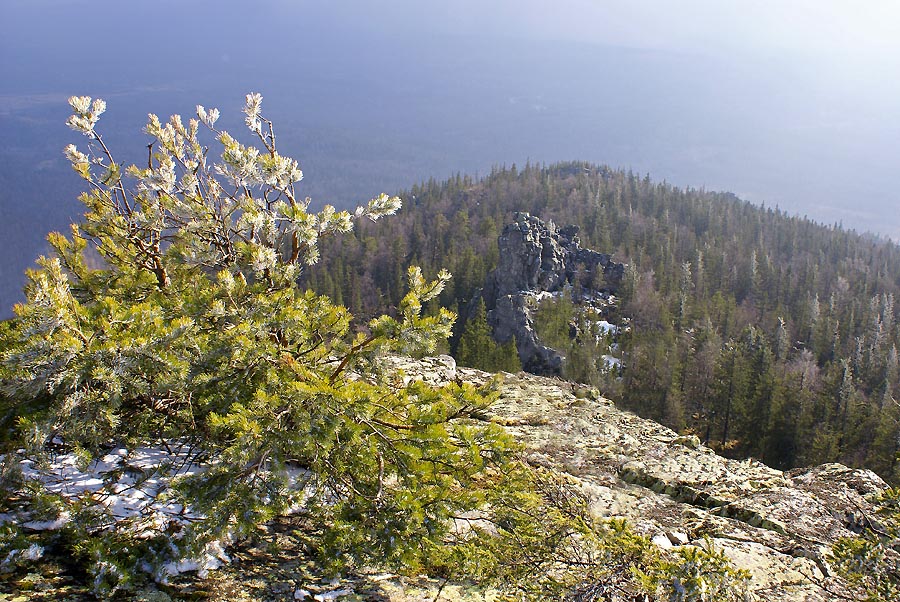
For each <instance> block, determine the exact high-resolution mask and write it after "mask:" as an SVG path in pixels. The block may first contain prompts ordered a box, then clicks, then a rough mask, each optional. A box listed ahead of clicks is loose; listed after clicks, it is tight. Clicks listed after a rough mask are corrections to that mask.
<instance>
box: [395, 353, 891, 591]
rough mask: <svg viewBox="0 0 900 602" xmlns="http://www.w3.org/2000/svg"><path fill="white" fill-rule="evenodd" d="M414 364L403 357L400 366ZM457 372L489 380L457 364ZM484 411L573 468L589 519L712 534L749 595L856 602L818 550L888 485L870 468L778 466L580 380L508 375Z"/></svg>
mask: <svg viewBox="0 0 900 602" xmlns="http://www.w3.org/2000/svg"><path fill="white" fill-rule="evenodd" d="M444 361H445V362H448V361H449V360H444ZM415 366H416V362H414V361H412V360H408V363H407V364H406V365H405V366H404V368H405V373H406V374H408V375H411V374H415V373H416V368H415ZM455 375H456V378H459V379H462V380H465V381H467V382H473V383H480V382H484V381H486V380H487V379H488V378H491V375H489V374H487V373H484V372H480V371H477V370H472V369H468V368H461V367H460V368H457V369H456V371H455ZM489 416H490V419H491V420H493V421H494V422H497V423H499V424H502V425H503V426H504V427H505V428H506V429H507V430H508V431H509V432H510V433H512V434H513V435H514V436H515V437H516V439H518V440H519V441H520V442H521V443H522V444H524V445H525V447H526V450H527V452H526V453H527V457H528V459H529V461H530V462H531V463H533V464H536V465H541V466H545V467H548V468H552V469H555V470H558V471H561V472H564V473H567V474H569V475H571V476H573V477H576V478H577V479H578V482H579V483H580V486H581V488H582V490H583V492H584V493H585V494H586V495H587V496H588V498H589V500H590V507H591V511H592V512H593V513H594V514H596V515H597V516H599V517H605V518H609V517H624V518H627V519H628V521H629V522H630V523H631V524H632V525H633V526H634V527H635V528H636V530H638V531H639V532H641V533H643V534H645V535H647V536H648V537H651V538H652V539H653V541H654V542H656V543H657V545H660V546H662V547H667V548H669V547H674V546H681V545H688V544H691V543H695V544H696V543H698V541H699V540H702V539H703V538H704V537H710V538H711V539H712V541H713V543H714V544H715V545H716V546H717V547H718V548H720V549H722V550H724V551H725V553H726V554H727V555H728V556H729V558H730V559H731V560H732V562H733V563H734V564H735V565H736V566H738V567H740V568H744V569H747V570H748V571H750V573H751V574H752V591H753V594H754V596H755V597H756V599H759V600H779V601H783V600H809V601H819V600H820V601H823V602H824V601H830V600H834V599H837V598H839V597H841V596H850V598H848V599H853V598H852V594H850V592H849V591H848V590H847V589H846V584H845V583H843V581H842V580H841V579H840V578H839V577H837V576H836V575H835V574H834V572H833V570H832V569H831V567H830V566H829V564H828V560H827V556H828V553H829V552H830V549H831V546H832V544H833V543H834V542H835V541H836V540H837V539H838V538H841V537H850V536H853V535H855V533H856V531H857V530H858V529H859V527H860V521H861V520H862V518H863V517H864V516H865V515H872V514H873V513H874V507H873V503H872V501H871V499H872V495H873V494H877V493H879V492H881V491H883V490H884V489H885V488H886V487H887V485H886V484H885V483H884V481H882V480H881V479H880V478H879V477H878V476H877V475H875V474H874V473H872V472H871V471H868V470H858V469H852V468H848V467H846V466H842V465H840V464H825V465H823V466H818V467H815V468H809V469H802V470H795V471H791V472H782V471H779V470H775V469H773V468H770V467H768V466H766V465H764V464H762V463H760V462H757V461H755V460H745V461H737V460H730V459H727V458H723V457H721V456H718V455H717V454H715V453H714V452H713V451H712V450H710V449H708V448H706V447H704V446H703V445H701V444H700V443H699V441H695V440H694V439H693V438H690V437H680V436H678V435H677V434H676V433H675V432H674V431H672V430H670V429H668V428H666V427H664V426H661V425H659V424H657V423H655V422H653V421H650V420H645V419H643V418H640V417H638V416H636V415H634V414H632V413H630V412H625V411H623V410H620V409H618V408H616V407H615V405H614V404H613V403H612V402H610V401H609V400H606V399H603V398H599V397H597V396H595V395H590V394H588V395H585V394H584V391H583V387H579V386H577V385H571V384H569V383H565V382H562V381H559V380H556V379H550V378H545V377H539V376H533V375H529V374H524V373H520V374H518V375H505V377H504V382H503V384H502V394H501V397H500V399H499V400H498V401H497V403H495V404H494V405H493V406H492V407H491V409H490V411H489Z"/></svg>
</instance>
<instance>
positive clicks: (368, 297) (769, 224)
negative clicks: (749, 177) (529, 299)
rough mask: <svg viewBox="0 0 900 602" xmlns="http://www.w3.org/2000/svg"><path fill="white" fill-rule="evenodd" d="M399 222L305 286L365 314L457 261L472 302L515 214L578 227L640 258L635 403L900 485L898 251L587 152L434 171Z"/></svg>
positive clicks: (629, 373) (731, 450)
mask: <svg viewBox="0 0 900 602" xmlns="http://www.w3.org/2000/svg"><path fill="white" fill-rule="evenodd" d="M402 196H403V198H404V201H405V206H404V209H403V210H402V212H401V214H400V216H399V217H398V218H397V219H392V220H387V221H385V222H380V223H377V224H366V225H365V226H363V227H360V228H359V229H358V230H357V231H355V232H354V233H353V234H351V235H348V236H346V237H344V238H343V240H334V241H331V242H330V244H328V245H326V247H327V248H323V250H322V254H321V255H322V261H321V263H319V264H318V265H317V266H315V268H313V269H311V270H309V272H308V273H307V276H306V277H307V282H308V284H309V285H310V286H311V287H313V288H315V289H316V290H318V291H321V292H324V293H326V294H330V295H333V296H334V298H335V299H336V300H338V301H341V302H343V303H344V304H346V305H347V306H348V307H349V308H350V309H351V310H352V311H353V313H354V315H357V316H365V315H373V314H375V313H376V312H378V311H380V310H384V309H388V308H390V307H391V306H394V305H396V304H397V302H398V301H399V299H400V296H401V294H402V291H403V275H404V273H405V268H406V266H407V265H410V264H417V265H421V266H422V267H423V268H424V269H425V271H426V273H428V272H430V273H432V274H433V273H435V272H436V271H437V270H438V269H439V268H447V269H449V270H450V271H451V272H452V273H453V274H454V279H453V281H452V283H451V285H450V286H448V287H447V289H446V290H445V292H444V293H443V294H442V296H441V298H440V301H441V303H442V304H443V305H445V306H448V307H451V308H460V307H461V306H463V305H464V304H465V303H466V302H467V301H468V300H469V299H471V298H472V295H473V293H474V292H475V290H476V289H477V288H478V287H479V286H481V284H482V283H483V281H484V277H485V275H486V273H487V272H488V271H489V270H490V269H491V268H493V267H494V266H495V265H496V263H497V235H498V234H499V232H500V230H501V229H502V226H503V224H504V223H505V222H506V221H508V220H510V219H511V217H512V214H513V212H515V211H527V212H530V213H532V214H535V215H538V216H539V217H541V218H542V219H545V220H547V219H552V220H553V221H555V222H556V223H557V224H569V223H573V224H577V225H579V226H580V227H581V232H580V236H581V239H582V244H583V246H585V247H587V248H592V249H596V250H599V251H603V252H608V253H613V254H614V256H615V259H616V260H617V261H623V262H625V263H628V264H629V265H630V271H629V275H628V277H627V284H626V286H625V287H624V289H625V290H623V291H622V295H621V296H622V300H621V305H620V309H621V311H622V313H623V314H624V315H628V316H631V317H632V319H633V322H632V326H633V327H632V329H631V330H630V332H629V333H627V334H625V335H623V336H622V340H620V345H621V351H622V355H623V367H624V370H623V373H622V377H621V379H620V380H619V379H616V378H614V377H613V376H603V375H597V382H595V383H594V384H596V385H598V386H599V387H600V388H601V389H602V390H604V392H605V393H607V394H609V395H612V396H614V397H615V398H616V400H617V402H618V403H620V404H622V405H623V406H625V407H627V408H630V409H633V410H635V411H637V412H639V413H640V414H642V415H644V416H647V417H651V418H655V419H658V420H660V421H662V422H664V423H665V424H667V425H669V426H671V427H673V428H675V429H678V430H691V431H693V432H695V433H696V434H698V435H699V436H700V438H701V439H703V440H705V441H708V442H709V444H710V445H713V446H715V447H717V448H718V449H720V450H721V451H722V452H723V453H726V454H727V455H731V456H739V457H743V456H748V455H750V456H754V457H757V458H760V459H762V460H764V461H765V462H767V463H769V464H771V465H773V466H775V467H778V468H789V467H792V466H799V465H809V464H817V463H822V462H827V461H842V462H845V463H848V464H851V465H855V466H866V467H869V468H872V469H874V470H876V471H877V472H878V473H879V474H881V475H882V476H885V477H886V478H888V479H889V480H891V481H893V482H895V483H896V482H898V475H900V470H898V466H897V460H896V456H897V451H898V434H900V429H898V419H900V408H898V404H897V402H896V401H895V400H896V399H898V398H900V386H898V380H900V379H898V371H900V370H898V364H900V362H898V353H897V347H898V342H900V326H898V324H897V320H896V319H895V299H896V298H897V296H898V288H900V247H898V246H897V245H895V244H893V243H890V242H888V241H884V240H880V239H878V238H875V237H872V236H868V235H860V234H857V233H856V232H853V231H847V230H845V229H843V228H841V227H840V226H837V225H835V226H824V225H821V224H817V223H815V222H813V221H811V220H809V219H806V218H801V217H797V216H790V215H787V214H785V213H784V212H781V211H779V210H778V209H771V208H760V207H757V206H754V205H751V204H749V203H746V202H743V201H741V200H740V199H738V198H737V197H735V196H734V195H731V194H722V193H713V192H707V191H703V190H695V189H686V190H685V189H680V188H676V187H673V186H671V185H668V184H666V183H657V182H653V181H652V180H650V179H649V177H642V176H639V175H637V174H634V173H631V172H626V171H621V170H613V169H610V168H607V167H599V166H593V165H588V164H583V163H566V164H558V165H554V166H550V167H538V166H531V165H529V166H526V167H525V168H524V169H517V168H515V167H511V168H503V169H495V170H494V171H493V172H492V173H491V174H490V175H489V176H487V177H485V178H483V179H481V180H477V181H476V180H474V179H472V178H469V177H464V176H457V177H455V178H452V179H450V180H449V181H446V182H436V181H429V182H427V183H424V184H421V185H418V186H415V187H413V188H412V189H411V190H409V191H408V192H406V193H404V194H403V195H402Z"/></svg>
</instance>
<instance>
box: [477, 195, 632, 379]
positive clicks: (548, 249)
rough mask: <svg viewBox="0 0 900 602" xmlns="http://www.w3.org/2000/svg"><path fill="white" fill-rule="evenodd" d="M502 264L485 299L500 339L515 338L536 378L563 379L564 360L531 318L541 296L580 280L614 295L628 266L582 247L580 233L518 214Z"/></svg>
mask: <svg viewBox="0 0 900 602" xmlns="http://www.w3.org/2000/svg"><path fill="white" fill-rule="evenodd" d="M498 245H499V247H500V263H499V265H498V266H497V269H495V270H494V271H492V272H491V273H490V274H488V276H487V279H486V281H485V285H484V289H483V290H482V292H481V297H482V299H483V300H484V304H485V308H486V309H487V315H488V322H489V323H490V325H491V327H492V328H493V331H494V339H495V340H496V341H497V342H499V343H506V342H508V341H509V340H510V339H512V338H513V337H515V339H516V346H517V348H518V351H519V359H520V360H521V361H522V366H523V368H524V369H525V370H526V371H528V372H532V373H534V374H543V375H558V374H560V372H561V369H562V361H563V358H562V357H561V356H560V354H559V353H557V352H556V351H555V350H553V349H551V348H549V347H547V346H545V345H543V344H541V342H540V341H539V340H538V337H537V334H536V333H535V331H534V322H533V320H532V316H531V312H532V310H533V309H534V307H535V306H536V298H537V296H538V295H540V294H541V293H554V292H558V291H561V290H562V289H563V288H564V287H565V286H566V285H569V284H572V283H573V282H574V281H575V279H576V278H578V277H581V278H582V279H583V280H586V281H588V282H593V283H595V284H597V285H598V292H605V293H611V292H614V291H615V290H616V289H617V288H618V286H619V285H620V284H621V282H622V278H623V277H624V275H625V266H624V265H623V264H621V263H615V262H613V261H612V259H611V257H610V256H609V255H606V254H604V253H598V252H596V251H592V250H590V249H584V248H582V247H581V243H580V241H579V240H578V227H577V226H566V227H564V228H561V229H557V227H556V225H555V224H554V223H553V222H546V223H545V222H543V221H541V220H540V219H538V218H537V217H534V216H532V215H529V214H528V213H517V214H516V216H515V221H514V222H513V223H511V224H507V225H506V226H505V227H504V228H503V232H502V233H501V234H500V238H499V240H498Z"/></svg>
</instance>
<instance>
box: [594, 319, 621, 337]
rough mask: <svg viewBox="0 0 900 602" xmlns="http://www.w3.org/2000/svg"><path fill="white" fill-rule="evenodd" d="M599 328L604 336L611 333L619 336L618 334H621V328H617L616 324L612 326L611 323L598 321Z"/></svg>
mask: <svg viewBox="0 0 900 602" xmlns="http://www.w3.org/2000/svg"><path fill="white" fill-rule="evenodd" d="M597 328H598V329H599V330H600V332H602V333H603V334H610V333H611V334H618V332H619V327H618V326H616V325H615V324H610V323H609V322H607V321H606V320H600V321H598V322H597Z"/></svg>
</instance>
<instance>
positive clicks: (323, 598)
mask: <svg viewBox="0 0 900 602" xmlns="http://www.w3.org/2000/svg"><path fill="white" fill-rule="evenodd" d="M352 593H353V590H352V589H346V588H344V589H336V590H334V591H330V592H325V593H322V594H316V595H315V596H313V600H317V601H318V602H329V601H330V600H337V599H338V598H340V597H341V596H349V595H350V594H352Z"/></svg>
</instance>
